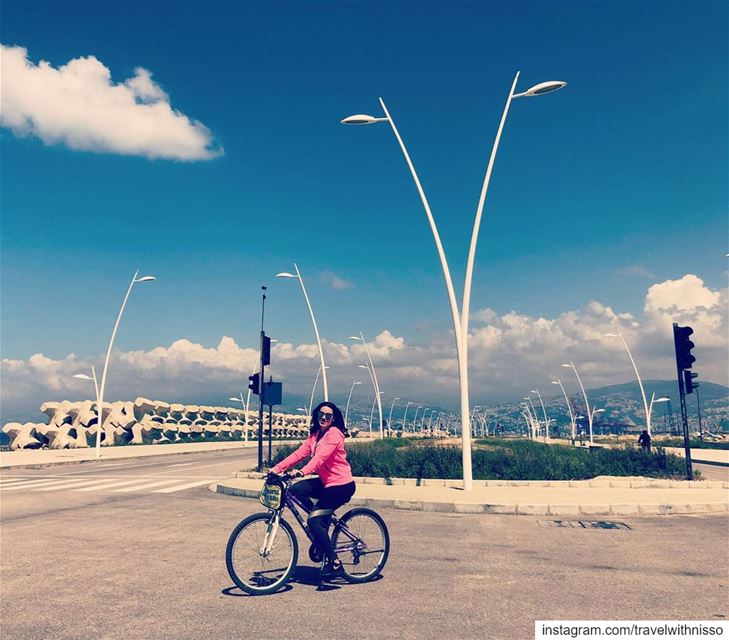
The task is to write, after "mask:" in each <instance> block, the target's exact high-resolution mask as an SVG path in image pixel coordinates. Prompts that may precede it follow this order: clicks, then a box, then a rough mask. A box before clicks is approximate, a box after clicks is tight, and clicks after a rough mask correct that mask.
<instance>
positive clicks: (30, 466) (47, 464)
mask: <svg viewBox="0 0 729 640" xmlns="http://www.w3.org/2000/svg"><path fill="white" fill-rule="evenodd" d="M162 446H174V445H162ZM238 449H252V448H251V447H245V446H243V447H221V448H220V449H201V450H197V451H195V450H193V451H170V452H169V453H167V452H154V453H146V454H140V455H135V456H116V457H110V458H98V459H97V458H79V459H77V460H56V461H54V462H31V463H26V464H15V465H3V466H0V472H3V471H12V470H14V469H45V468H47V467H64V466H67V465H70V464H93V463H99V462H125V461H127V460H147V459H149V458H155V457H157V458H160V457H164V456H171V455H175V456H188V455H191V454H201V453H220V452H221V451H237V450H238Z"/></svg>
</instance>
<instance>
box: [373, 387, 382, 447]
mask: <svg viewBox="0 0 729 640" xmlns="http://www.w3.org/2000/svg"><path fill="white" fill-rule="evenodd" d="M382 393H383V392H382V391H380V393H378V394H376V395H375V397H374V398H372V409H370V433H372V418H373V416H374V415H375V404H378V405H379V404H381V403H382ZM380 439H382V420H380Z"/></svg>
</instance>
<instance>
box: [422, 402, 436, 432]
mask: <svg viewBox="0 0 729 640" xmlns="http://www.w3.org/2000/svg"><path fill="white" fill-rule="evenodd" d="M426 411H435V409H431V408H430V407H425V409H423V415H422V416H421V417H420V433H424V432H425V412H426Z"/></svg>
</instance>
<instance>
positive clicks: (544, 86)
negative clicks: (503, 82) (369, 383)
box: [341, 72, 567, 491]
mask: <svg viewBox="0 0 729 640" xmlns="http://www.w3.org/2000/svg"><path fill="white" fill-rule="evenodd" d="M518 79H519V72H517V73H516V75H515V77H514V82H513V83H512V85H511V90H510V91H509V96H508V98H507V100H506V107H505V108H504V113H503V115H502V117H501V123H500V124H499V128H498V131H497V133H496V139H495V140H494V145H493V148H492V150H491V157H490V158H489V163H488V167H487V169H486V175H485V177H484V182H483V186H482V188H481V197H480V199H479V203H478V208H477V211H476V218H475V220H474V225H473V232H472V234H471V246H470V249H469V253H468V264H467V266H466V277H465V282H464V288H463V308H462V310H461V311H460V312H459V310H458V304H457V300H456V294H455V290H454V288H453V281H452V279H451V273H450V269H449V267H448V261H447V259H446V255H445V251H444V249H443V245H442V244H441V241H440V235H439V233H438V227H437V226H436V224H435V220H434V218H433V214H432V212H431V210H430V205H429V204H428V200H427V198H426V196H425V192H424V191H423V188H422V186H421V184H420V179H419V178H418V175H417V173H416V171H415V167H414V165H413V163H412V161H411V160H410V155H409V154H408V152H407V149H406V148H405V143H404V142H403V140H402V138H401V136H400V133H399V132H398V130H397V127H396V126H395V121H394V120H393V119H392V116H391V115H390V112H389V111H388V110H387V106H386V105H385V102H384V100H383V99H382V98H380V99H379V100H380V105H381V106H382V110H383V111H384V112H385V117H379V118H377V117H374V116H371V115H366V114H358V115H355V116H350V117H348V118H344V119H343V120H342V121H341V122H342V123H343V124H355V125H364V124H375V123H377V122H389V123H390V126H391V128H392V131H393V133H394V134H395V137H396V138H397V141H398V143H399V144H400V149H401V150H402V153H403V155H404V156H405V161H406V162H407V165H408V167H409V168H410V173H411V174H412V177H413V181H414V182H415V186H416V188H417V190H418V193H419V194H420V199H421V201H422V203H423V208H424V209H425V215H426V217H427V218H428V223H429V224H430V229H431V232H432V233H433V239H434V241H435V245H436V249H437V251H438V256H439V258H440V263H441V268H442V270H443V277H444V280H445V285H446V290H447V293H448V301H449V304H450V309H451V316H452V319H453V332H454V337H455V343H456V354H457V358H458V382H459V386H460V404H461V412H460V413H461V439H462V450H463V488H464V490H466V491H470V490H471V489H472V488H473V473H472V465H471V428H470V423H469V417H470V415H469V408H468V405H469V397H468V348H467V347H468V319H469V307H470V299H471V281H472V275H473V266H474V262H475V256H476V243H477V241H478V233H479V228H480V225H481V215H482V213H483V206H484V203H485V201H486V192H487V190H488V185H489V181H490V179H491V172H492V170H493V165H494V160H495V158H496V152H497V150H498V146H499V141H500V139H501V132H502V130H503V128H504V123H505V121H506V115H507V113H508V111H509V106H510V105H511V101H512V100H513V99H515V98H522V97H532V96H538V95H544V94H546V93H551V92H552V91H556V90H558V89H561V88H562V87H564V86H566V84H567V83H566V82H562V81H549V82H542V83H540V84H537V85H534V86H533V87H531V88H530V89H528V90H527V91H524V92H523V93H514V89H515V88H516V83H517V81H518Z"/></svg>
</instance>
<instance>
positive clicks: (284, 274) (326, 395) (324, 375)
mask: <svg viewBox="0 0 729 640" xmlns="http://www.w3.org/2000/svg"><path fill="white" fill-rule="evenodd" d="M294 269H295V270H296V273H288V272H287V271H284V272H282V273H277V274H276V277H277V278H296V279H298V281H299V284H300V285H301V290H302V291H303V292H304V300H306V306H307V307H308V308H309V315H310V316H311V324H313V325H314V335H315V336H316V344H317V346H318V347H319V360H321V362H320V366H321V368H322V375H321V377H322V381H323V384H324V401H325V402H328V401H329V384H328V382H327V372H326V364H325V362H324V350H323V349H322V347H321V340H320V338H319V328H318V327H317V326H316V318H315V317H314V310H313V309H312V308H311V302H309V296H308V295H307V293H306V287H305V286H304V279H303V278H302V277H301V272H300V271H299V267H298V266H297V264H296V263H295V262H294Z"/></svg>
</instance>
